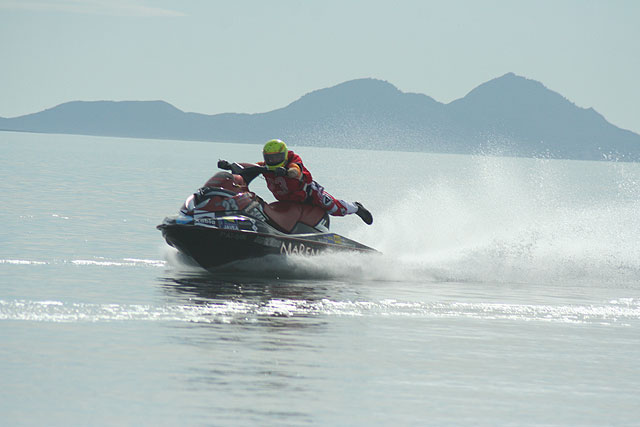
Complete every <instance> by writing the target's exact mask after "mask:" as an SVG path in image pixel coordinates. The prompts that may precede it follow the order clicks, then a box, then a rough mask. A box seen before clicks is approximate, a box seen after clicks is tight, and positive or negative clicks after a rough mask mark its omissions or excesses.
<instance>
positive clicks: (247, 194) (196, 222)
mask: <svg viewBox="0 0 640 427" xmlns="http://www.w3.org/2000/svg"><path fill="white" fill-rule="evenodd" d="M226 169H228V170H230V172H226V171H220V172H218V173H216V174H215V175H214V176H213V177H211V178H210V179H209V180H208V181H207V182H206V183H205V185H204V186H203V187H202V188H200V189H198V191H196V192H195V193H193V194H192V195H190V196H189V197H188V198H187V200H186V201H185V202H184V204H183V205H182V207H181V208H180V213H179V214H178V215H177V216H171V217H167V218H165V219H164V221H163V222H162V224H160V225H158V226H157V228H158V229H159V230H160V231H162V236H163V237H164V239H165V240H166V241H167V243H168V244H169V245H171V246H173V247H174V248H176V249H177V250H178V251H180V252H181V253H183V254H184V255H187V256H188V257H190V258H192V259H193V260H194V261H195V262H196V263H198V264H199V265H200V266H201V267H203V268H205V269H209V270H211V269H214V268H216V267H219V266H222V265H224V264H228V263H231V262H234V261H240V260H246V259H249V258H258V257H262V256H266V255H276V256H293V255H305V256H313V255H317V254H321V253H324V252H328V251H351V252H377V251H376V250H375V249H373V248H370V247H368V246H365V245H363V244H361V243H358V242H356V241H354V240H350V239H348V238H346V237H343V236H340V235H338V234H335V233H331V232H330V231H329V215H328V214H327V213H326V211H325V210H323V209H322V208H319V207H317V206H312V205H308V204H302V203H298V202H286V201H277V202H273V203H266V202H265V201H264V200H263V199H262V198H260V197H259V196H258V195H256V194H255V193H253V192H251V191H249V183H250V182H251V181H252V180H253V179H254V178H255V177H257V176H258V175H260V174H261V173H263V172H265V171H266V170H267V168H266V167H265V166H259V165H256V164H251V163H240V164H239V163H232V164H228V165H227V167H226Z"/></svg>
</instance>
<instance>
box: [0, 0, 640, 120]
mask: <svg viewBox="0 0 640 427" xmlns="http://www.w3.org/2000/svg"><path fill="white" fill-rule="evenodd" d="M0 58H2V60H1V63H0V116H1V117H15V116H19V115H23V114H28V113H33V112H37V111H41V110H43V109H46V108H51V107H53V106H55V105H58V104H61V103H64V102H67V101H72V100H86V101H90V100H164V101H167V102H169V103H171V104H173V105H175V106H176V107H178V108H180V109H181V110H184V111H193V112H198V113H204V114H216V113H223V112H238V113H256V112H265V111H271V110H273V109H276V108H281V107H284V106H286V105H288V104H289V103H291V102H293V101H295V100H296V99H298V98H300V97H301V96H302V95H304V94H306V93H308V92H311V91H314V90H317V89H321V88H325V87H330V86H334V85H336V84H339V83H342V82H344V81H347V80H352V79H357V78H364V77H373V78H377V79H381V80H386V81H388V82H390V83H392V84H393V85H395V86H396V87H397V88H398V89H400V90H402V91H403V92H417V93H423V94H426V95H429V96H431V97H433V98H435V99H436V100H437V101H440V102H444V103H448V102H451V101H453V100H455V99H458V98H461V97H463V96H465V95H466V94H467V93H468V92H469V91H471V90H472V89H473V88H474V87H476V86H478V85H480V84H482V83H484V82H486V81H488V80H491V79H493V78H496V77H499V76H501V75H503V74H505V73H508V72H514V73H516V74H518V75H521V76H524V77H527V78H530V79H534V80H537V81H540V82H542V83H543V84H544V85H545V86H546V87H548V88H549V89H551V90H554V91H556V92H559V93H560V94H562V95H563V96H565V97H566V98H567V99H569V100H570V101H572V102H574V103H575V104H576V105H578V106H580V107H584V108H589V107H592V108H594V109H595V110H596V111H598V112H599V113H601V114H602V115H604V116H605V118H606V119H607V120H608V121H610V122H611V123H613V124H614V125H616V126H619V127H622V128H624V129H629V130H632V131H634V132H637V133H640V1H637V0H602V1H593V0H553V1H547V0H538V1H518V0H508V1H507V0H483V1H475V0H449V1H428V0H422V1H418V0H416V1H411V0H395V1H392V0H390V1H377V0H321V1H315V0H269V1H267V0H226V1H223V0H179V1H178V0H153V1H152V0H0Z"/></svg>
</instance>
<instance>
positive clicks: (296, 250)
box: [280, 242, 319, 255]
mask: <svg viewBox="0 0 640 427" xmlns="http://www.w3.org/2000/svg"><path fill="white" fill-rule="evenodd" d="M280 253H281V254H283V255H318V253H319V250H318V249H314V248H312V247H310V246H306V245H305V244H304V243H296V244H293V243H291V242H289V244H286V243H285V242H282V245H281V246H280Z"/></svg>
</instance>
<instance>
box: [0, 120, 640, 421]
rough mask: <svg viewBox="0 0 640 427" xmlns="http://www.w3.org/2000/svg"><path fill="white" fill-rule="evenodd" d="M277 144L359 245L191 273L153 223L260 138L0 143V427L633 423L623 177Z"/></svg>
mask: <svg viewBox="0 0 640 427" xmlns="http://www.w3.org/2000/svg"><path fill="white" fill-rule="evenodd" d="M270 137H272V135H267V136H266V138H265V139H268V138H270ZM288 143H289V146H290V149H293V150H294V151H295V152H297V153H298V154H300V155H301V156H302V158H303V159H304V162H305V165H306V166H307V167H308V168H309V169H310V171H311V172H312V174H313V176H314V178H315V179H316V181H318V182H319V183H320V184H321V185H323V186H324V187H325V189H326V190H327V191H328V192H330V193H331V194H333V195H334V196H335V197H337V198H340V199H345V200H350V201H355V200H357V201H360V202H362V203H363V204H364V205H365V206H367V207H368V208H369V209H370V210H371V212H372V213H373V216H374V223H373V225H371V226H367V225H365V224H364V223H363V222H362V221H361V220H360V219H359V218H358V217H357V216H355V215H351V216H348V217H344V218H332V230H333V231H334V232H336V233H338V234H341V235H343V236H346V237H348V238H350V239H354V240H357V241H359V242H361V243H363V244H365V245H368V246H371V247H374V248H376V249H377V250H378V251H379V252H380V253H377V254H368V255H365V254H358V253H354V254H351V253H349V254H344V253H341V254H326V255H321V256H315V257H310V256H301V255H296V256H291V257H289V258H286V259H284V260H281V261H278V260H276V259H269V258H267V259H262V260H256V261H255V262H251V263H248V264H246V265H244V266H243V267H241V268H237V269H235V270H234V269H231V270H230V271H224V272H220V273H210V272H207V271H205V270H202V269H199V268H197V267H194V266H193V265H190V264H189V263H187V262H185V261H184V259H182V258H181V257H180V256H179V254H178V253H177V252H176V250H175V249H173V248H171V247H169V246H168V245H167V244H166V243H165V242H164V240H163V238H162V236H161V233H160V232H159V231H158V230H157V229H156V225H158V224H159V223H160V222H161V221H162V220H163V218H164V217H165V216H169V215H174V214H177V212H178V209H179V208H180V206H181V205H182V203H183V201H184V200H185V199H186V198H187V197H188V196H189V195H190V194H192V193H193V192H194V191H196V190H197V189H198V188H199V187H200V186H202V185H203V184H204V183H205V182H206V181H207V179H208V178H209V177H210V176H211V175H213V174H214V173H215V172H216V171H217V167H216V164H217V161H218V159H226V160H228V161H239V162H252V161H258V160H260V157H261V146H260V145H259V144H258V145H256V144H232V143H224V142H219V143H214V142H188V141H168V140H141V139H125V138H106V137H91V136H77V135H76V136H74V135H50V134H32V133H13V132H0V201H1V203H2V208H1V209H0V224H2V226H1V227H0V424H2V425H7V426H21V425H33V426H34V425H38V426H41V425H48V426H71V425H79V426H80V425H82V426H85V425H92V426H102V425H154V426H155V425H194V426H298V425H320V426H333V425H344V426H354V425H366V426H371V425H381V426H387V425H388V426H410V425H411V426H413V425H415V426H424V425H434V426H449V425H452V426H455V425H461V426H462V425H463V426H468V425H474V426H527V425H545V426H556V425H557V426H577V425H580V426H591V425H593V426H603V425H612V426H626V425H640V164H638V163H625V162H589V161H569V160H553V159H545V158H541V159H528V158H509V157H500V156H497V155H492V156H483V155H477V156H471V155H445V154H431V153H413V152H398V151H373V150H349V149H335V148H317V147H315V148H314V147H308V146H296V145H295V141H288ZM494 154H495V153H494ZM251 186H252V190H253V191H255V192H257V193H258V194H260V195H261V196H263V197H264V198H265V199H266V200H269V201H271V200H273V197H272V196H271V194H270V193H269V192H268V190H267V188H266V185H265V183H264V180H263V179H256V181H255V182H254V183H252V185H251Z"/></svg>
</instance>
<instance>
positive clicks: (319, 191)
mask: <svg viewBox="0 0 640 427" xmlns="http://www.w3.org/2000/svg"><path fill="white" fill-rule="evenodd" d="M262 156H263V158H264V162H259V163H258V164H259V165H265V166H266V167H267V168H268V169H269V171H266V172H264V173H263V175H264V177H265V179H266V181H267V187H268V188H269V190H271V192H272V193H273V195H274V197H275V198H276V199H278V200H290V201H296V202H301V203H308V204H312V205H315V206H319V207H321V208H322V209H324V210H326V211H327V212H328V213H329V215H333V216H345V215H349V214H353V213H355V214H356V215H358V216H359V217H360V218H362V220H363V221H364V222H365V223H367V224H369V225H370V224H372V223H373V216H372V215H371V212H369V211H368V210H367V209H366V208H365V207H364V206H362V204H361V203H360V202H353V203H351V202H346V201H344V200H338V199H335V198H334V197H333V196H332V195H331V194H329V193H327V192H326V191H324V188H323V187H322V186H321V185H320V184H318V183H317V182H315V181H314V180H313V178H312V177H311V172H309V171H308V170H307V168H306V167H304V165H303V164H302V159H301V158H300V156H299V155H297V154H296V153H294V152H293V151H290V150H288V149H287V145H286V144H285V143H284V142H283V141H281V140H279V139H272V140H271V141H268V142H267V143H266V144H265V145H264V148H263V150H262ZM225 163H226V162H225Z"/></svg>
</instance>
